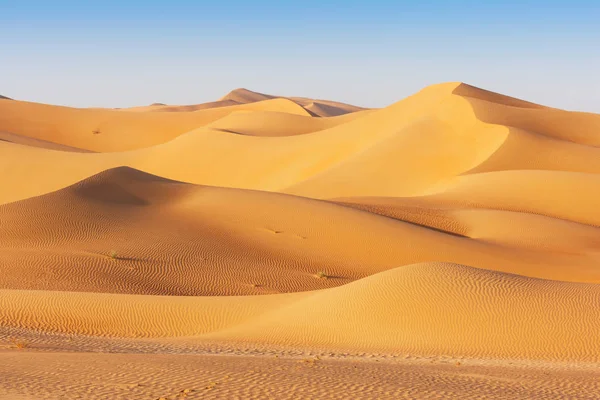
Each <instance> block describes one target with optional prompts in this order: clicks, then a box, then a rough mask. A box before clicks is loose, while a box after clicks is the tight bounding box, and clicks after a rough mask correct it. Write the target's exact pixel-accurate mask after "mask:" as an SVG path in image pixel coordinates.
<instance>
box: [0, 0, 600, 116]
mask: <svg viewBox="0 0 600 400" xmlns="http://www.w3.org/2000/svg"><path fill="white" fill-rule="evenodd" d="M120 3H121V2H116V1H104V2H91V4H90V2H87V3H86V4H80V3H79V2H74V1H58V2H52V4H48V3H47V2H41V1H21V2H19V3H18V4H15V3H12V2H8V1H2V0H0V48H1V49H2V54H3V62H2V63H0V95H3V96H8V97H11V98H15V99H19V100H27V101H34V102H42V103H50V104H58V105H67V106H73V107H128V106H138V105H147V104H151V103H156V102H160V103H167V104H197V103H203V102H208V101H214V100H216V99H218V98H219V97H222V96H224V95H225V94H226V93H228V92H229V91H231V90H233V89H236V88H240V87H243V88H247V89H249V90H253V91H257V92H261V93H267V94H274V95H282V96H302V97H311V98H319V99H328V100H335V101H341V102H346V103H350V104H354V105H358V106H363V107H383V106H386V105H389V104H391V103H394V102H396V101H398V100H401V99H402V98H404V97H406V96H408V95H410V94H412V93H415V92H417V91H418V90H420V89H422V88H423V87H425V86H429V85H431V84H436V83H441V82H448V81H461V82H465V83H468V84H471V85H474V86H477V87H481V88H484V89H487V90H491V91H495V92H499V93H503V94H506V95H509V96H514V97H518V98H522V99H524V100H527V101H532V102H536V103H540V104H544V105H548V106H552V107H558V108H564V109H569V110H578V111H589V112H596V113H598V112H600V79H597V76H596V74H597V71H598V70H600V55H599V54H598V52H597V50H596V48H597V43H598V41H599V40H600V33H599V30H598V29H597V27H596V24H597V21H598V20H600V4H598V3H597V2H592V1H572V2H569V3H568V4H565V2H556V1H547V2H541V1H538V0H535V1H533V0H532V1H525V2H522V3H521V4H519V5H515V4H503V3H505V2H486V4H479V3H476V2H471V1H455V2H444V1H439V0H438V1H429V2H426V3H425V2H421V4H414V3H405V4H397V3H396V2H388V1H376V2H371V3H370V4H364V3H363V2H355V1H346V2H334V4H331V3H329V4H322V3H319V2H314V1H308V2H303V3H301V4H300V3H297V4H286V5H282V4H281V3H280V2H269V1H255V2H253V3H252V4H251V5H249V4H248V3H246V2H241V1H232V2H228V4H227V5H218V4H212V3H211V4H198V2H191V1H173V2H169V3H166V2H155V1H146V2H139V1H130V2H127V4H125V5H124V4H120Z"/></svg>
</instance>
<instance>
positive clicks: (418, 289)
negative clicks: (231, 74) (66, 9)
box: [0, 83, 600, 399]
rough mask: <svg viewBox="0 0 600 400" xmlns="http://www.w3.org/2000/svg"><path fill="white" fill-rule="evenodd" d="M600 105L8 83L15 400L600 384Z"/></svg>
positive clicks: (454, 90)
mask: <svg viewBox="0 0 600 400" xmlns="http://www.w3.org/2000/svg"><path fill="white" fill-rule="evenodd" d="M599 146H600V115H598V114H590V113H579V112H569V111H564V110H559V109H554V108H549V107H545V106H542V105H538V104H533V103H529V102H526V101H523V100H519V99H515V98H511V97H507V96H504V95H500V94H496V93H492V92H489V91H485V90H483V89H478V88H475V87H473V86H469V85H466V84H462V83H445V84H439V85H433V86H430V87H427V88H425V89H423V90H422V91H420V92H418V93H416V94H414V95H412V96H410V97H408V98H406V99H404V100H401V101H399V102H397V103H395V104H392V105H390V106H388V107H385V108H382V109H363V108H360V107H356V106H352V105H347V104H343V103H338V102H334V101H326V100H313V99H307V98H297V97H280V96H270V95H264V94H260V93H256V92H251V91H249V90H245V89H238V90H234V91H233V92H231V93H229V94H228V95H226V96H225V97H223V98H222V99H220V100H217V101H214V102H211V103H205V104H197V105H183V106H177V105H164V104H159V103H157V104H153V105H151V106H143V107H134V108H130V109H106V108H102V109H101V108H93V109H92V108H88V109H75V108H69V107H60V106H52V105H46V104H37V103H30V102H26V101H19V100H11V99H0V184H1V186H0V187H1V190H0V398H6V399H40V398H41V399H76V398H80V399H95V398H97V399H107V398H109V399H113V398H114V399H160V398H164V399H176V398H190V399H194V398H198V399H206V398H223V399H236V398H239V399H315V398H333V399H386V398H390V399H392V398H407V399H470V398H472V399H480V398H489V399H494V398H498V399H507V398H511V399H512V398H514V399H531V398H536V399H559V398H565V399H596V398H600V383H599V382H600V285H598V284H599V283H600V213H598V211H597V210H598V204H600V149H599Z"/></svg>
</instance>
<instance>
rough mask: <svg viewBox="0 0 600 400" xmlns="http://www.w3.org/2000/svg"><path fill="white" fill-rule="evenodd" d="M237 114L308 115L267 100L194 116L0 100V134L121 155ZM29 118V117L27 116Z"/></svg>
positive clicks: (282, 102) (291, 105)
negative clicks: (275, 113) (124, 151)
mask: <svg viewBox="0 0 600 400" xmlns="http://www.w3.org/2000/svg"><path fill="white" fill-rule="evenodd" d="M239 110H262V111H279V112H286V113H290V114H299V115H310V114H309V113H308V112H307V111H306V110H304V109H303V108H302V107H301V106H299V105H297V104H296V103H294V102H292V101H290V100H286V99H273V100H268V101H264V102H259V103H250V104H243V105H236V106H231V107H219V108H212V109H206V110H199V111H196V112H189V113H188V112H182V113H165V112H159V113H154V112H148V113H139V112H126V111H119V110H108V109H76V108H68V107H58V106H51V105H46V104H38V103H27V102H21V101H17V102H15V101H2V102H0V131H4V132H9V133H13V134H19V135H23V136H28V137H31V138H35V139H40V140H45V141H49V142H53V143H57V144H62V145H66V146H70V147H77V148H81V149H86V150H93V151H103V152H108V151H123V150H130V149H135V148H141V147H148V146H152V145H156V144H160V143H163V142H166V141H168V140H171V139H173V138H175V137H177V136H178V135H181V134H183V133H185V132H188V131H190V130H192V129H195V128H198V127H201V126H204V125H207V124H209V123H211V122H213V121H216V120H218V119H219V118H223V117H224V116H227V115H228V114H229V113H231V112H234V111H239ZM31 115H35V118H30V116H31Z"/></svg>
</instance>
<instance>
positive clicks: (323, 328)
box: [0, 264, 600, 361]
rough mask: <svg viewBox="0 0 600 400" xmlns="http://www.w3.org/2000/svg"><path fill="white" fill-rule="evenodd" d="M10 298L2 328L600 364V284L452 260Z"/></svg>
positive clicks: (5, 294)
mask: <svg viewBox="0 0 600 400" xmlns="http://www.w3.org/2000/svg"><path fill="white" fill-rule="evenodd" d="M548 302H553V304H555V306H554V307H551V308H548V307H547V304H548ZM0 304H1V305H2V307H0V310H2V311H1V314H0V321H2V324H3V325H14V326H18V327H25V328H29V329H44V330H50V331H55V332H56V331H57V332H68V333H83V334H91V335H115V336H130V337H131V336H133V337H165V336H188V337H189V336H198V335H204V336H206V337H207V338H210V339H219V340H229V341H240V340H243V341H247V342H256V343H260V342H267V343H276V344H285V345H296V346H298V345H299V346H306V345H311V346H316V347H320V348H322V347H332V346H333V347H336V348H351V349H359V350H365V349H370V350H377V351H384V350H387V351H392V352H417V353H418V354H452V353H459V354H462V355H467V356H496V357H509V358H530V357H531V358H548V359H554V358H557V359H575V360H588V361H598V355H599V354H600V333H599V332H600V329H599V328H600V326H599V324H600V322H599V321H600V311H599V310H598V304H600V288H599V287H598V286H597V285H593V284H574V283H563V282H553V281H546V280H536V279H531V278H524V277H519V276H516V275H507V274H502V273H497V272H490V271H483V270H477V269H472V268H468V267H464V266H459V265H453V264H417V265H409V266H403V267H399V268H397V269H393V270H391V271H388V272H384V273H381V274H376V275H373V276H371V277H369V278H365V279H363V280H361V281H358V282H355V283H352V284H349V285H346V286H342V287H339V288H333V289H326V290H323V291H318V292H314V293H312V292H309V293H298V294H288V295H277V296H275V295H272V296H251V297H221V298H213V297H208V298H193V297H191V298H190V297H179V298H168V297H154V296H126V295H107V294H74V293H68V292H44V291H37V292H35V291H14V290H2V291H0ZM366 305H368V306H366ZM40 310H43V312H41V313H40ZM176 321H177V322H176ZM200 338H201V336H200V337H199V339H200Z"/></svg>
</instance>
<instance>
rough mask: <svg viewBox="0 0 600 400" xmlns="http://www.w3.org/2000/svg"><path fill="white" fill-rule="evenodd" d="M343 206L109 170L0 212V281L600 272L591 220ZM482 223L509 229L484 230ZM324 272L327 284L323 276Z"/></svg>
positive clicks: (150, 285) (246, 288) (335, 281)
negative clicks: (430, 268) (440, 266)
mask: <svg viewBox="0 0 600 400" xmlns="http://www.w3.org/2000/svg"><path fill="white" fill-rule="evenodd" d="M343 204H344V203H341V205H340V204H336V203H328V202H323V201H315V200H311V199H307V198H300V197H295V196H288V195H282V194H276V193H265V192H256V191H248V190H240V189H223V188H216V187H201V186H195V185H190V184H183V183H180V182H175V181H169V180H165V179H163V178H159V177H156V176H152V175H148V174H145V173H142V172H139V171H136V170H133V169H130V168H117V169H113V170H109V171H105V172H102V173H101V174H98V175H95V176H93V177H91V178H88V179H85V180H83V181H81V182H80V183H77V184H75V185H73V186H70V187H67V188H65V189H62V190H59V191H57V192H54V193H50V194H47V195H43V196H39V197H35V198H32V199H28V200H23V201H20V202H15V203H12V204H7V205H3V206H0V217H1V219H2V222H3V223H2V226H0V235H1V236H2V237H3V238H5V239H4V240H3V244H4V246H5V250H4V251H3V252H2V253H0V261H1V262H0V273H2V275H3V280H2V282H1V283H0V284H1V286H0V287H3V288H19V289H37V290H67V291H93V292H109V293H142V294H162V295H239V294H268V293H279V292H294V291H304V290H314V289H321V288H324V287H329V286H337V285H342V284H345V283H348V282H350V281H352V280H356V279H360V278H363V277H365V276H368V275H370V274H373V273H377V272H381V271H384V270H387V269H389V268H393V267H396V266H398V265H404V264H411V263H415V262H423V261H436V260H438V259H442V260H446V261H450V262H456V263H463V264H468V265H471V266H474V267H478V268H485V269H491V270H498V271H507V272H512V273H520V274H522V275H527V276H534V277H540V278H550V279H562V280H566V281H580V282H600V271H598V270H597V269H595V268H593V267H594V265H597V263H598V262H599V261H600V257H599V256H598V255H597V248H598V245H599V244H600V243H599V241H598V240H597V229H596V228H592V227H590V226H587V225H581V224H574V223H570V224H569V223H568V222H565V221H563V220H557V219H552V218H545V219H543V220H541V221H540V220H539V218H540V217H538V219H536V217H537V216H535V215H532V216H530V218H529V219H523V218H521V214H520V213H513V214H511V215H508V216H507V215H506V214H508V213H505V214H503V215H499V216H497V217H496V215H494V214H492V215H491V216H490V215H489V213H488V214H483V215H482V214H476V213H474V212H473V211H475V210H473V211H472V212H471V213H467V214H464V213H462V214H461V213H460V212H457V213H454V214H450V215H441V214H439V215H434V211H430V212H422V210H427V209H426V208H422V209H421V211H419V210H417V211H416V212H413V213H412V214H411V213H410V211H409V212H408V213H406V214H402V213H398V214H397V215H395V216H394V217H395V219H390V218H386V217H383V216H382V215H380V214H383V215H387V216H390V214H389V213H388V214H386V213H381V212H379V213H378V212H377V210H371V211H373V212H372V213H365V212H362V211H360V210H356V209H353V208H350V207H345V206H344V205H343ZM363 209H367V210H369V208H368V207H366V208H364V207H363ZM405 209H410V207H406V208H405ZM430 210H434V208H433V207H431V208H430ZM413 211H414V208H413ZM496 213H498V214H500V212H499V211H497V212H496ZM489 218H496V219H498V220H500V222H498V225H499V226H505V228H504V229H488V228H487V221H488V219H489ZM532 220H533V221H532ZM519 223H520V225H519ZM445 224H446V225H445ZM528 225H529V226H532V227H534V229H535V228H538V229H539V230H541V231H542V232H543V234H542V235H540V236H539V238H538V237H537V236H535V235H533V237H529V238H528V239H527V240H522V241H518V240H511V238H512V237H513V235H514V234H515V233H517V234H518V230H517V229H518V227H519V226H528ZM565 225H566V227H565ZM455 227H459V228H458V229H453V228H455ZM460 227H462V229H460ZM430 228H433V229H430ZM561 232H562V234H564V233H566V232H570V233H571V235H573V236H572V237H574V238H576V240H565V241H562V245H561V246H559V247H556V248H550V249H547V252H542V251H540V250H541V247H542V244H540V240H542V239H543V240H545V241H547V240H550V238H553V240H554V242H559V241H560V240H559V239H560V237H561ZM529 236H532V235H531V234H530V235H529ZM432 249H433V250H432ZM542 249H543V247H542ZM111 254H112V256H111ZM321 271H322V272H324V273H326V274H327V275H329V278H328V279H319V277H318V276H317V274H318V273H319V272H321Z"/></svg>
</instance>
